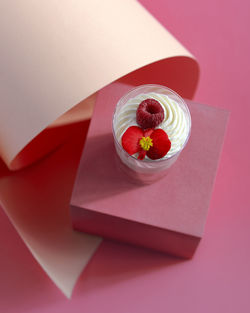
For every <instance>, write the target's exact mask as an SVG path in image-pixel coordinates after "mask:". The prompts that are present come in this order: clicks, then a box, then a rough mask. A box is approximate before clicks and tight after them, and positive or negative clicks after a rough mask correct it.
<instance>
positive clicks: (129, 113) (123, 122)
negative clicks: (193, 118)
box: [114, 92, 190, 160]
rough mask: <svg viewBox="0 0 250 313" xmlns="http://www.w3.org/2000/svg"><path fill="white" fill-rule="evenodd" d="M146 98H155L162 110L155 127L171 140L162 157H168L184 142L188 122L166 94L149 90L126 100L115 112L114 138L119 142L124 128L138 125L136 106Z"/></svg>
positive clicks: (178, 107) (186, 135) (177, 105)
mask: <svg viewBox="0 0 250 313" xmlns="http://www.w3.org/2000/svg"><path fill="white" fill-rule="evenodd" d="M148 98H153V99H155V100H157V101H158V102H159V103H160V104H161V106H162V108H163V110H164V120H163V121H162V123H161V124H160V125H159V126H158V127H157V128H161V129H163V130H164V131H165V132H166V133H167V134H168V137H169V139H170V141H171V149H170V150H169V152H168V153H167V154H166V156H165V157H164V158H163V159H166V158H170V157H171V156H172V155H174V154H175V153H177V152H178V151H180V150H181V149H182V147H183V145H184V144H185V142H186V139H187V137H188V134H189V129H190V123H189V120H188V119H187V117H186V115H185V112H184V111H183V109H182V108H181V107H180V105H179V104H177V103H176V102H175V101H174V100H173V99H171V98H170V97H168V96H167V95H164V94H159V93H155V92H150V93H144V94H139V95H138V96H136V97H134V98H131V99H130V100H128V102H127V103H126V104H125V105H124V106H123V107H122V108H121V109H120V111H119V112H117V116H116V119H115V121H114V131H115V135H116V138H117V140H118V141H119V143H120V144H121V138H122V135H123V134H124V132H125V131H126V129H127V128H128V127H130V126H133V125H136V126H138V124H137V122H136V111H137V108H138V106H139V104H140V103H141V102H142V101H143V100H146V99H148ZM145 160H146V159H145Z"/></svg>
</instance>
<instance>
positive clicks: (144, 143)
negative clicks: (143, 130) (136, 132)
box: [139, 137, 153, 151]
mask: <svg viewBox="0 0 250 313" xmlns="http://www.w3.org/2000/svg"><path fill="white" fill-rule="evenodd" d="M139 143H140V146H141V147H142V149H143V150H146V151H148V150H149V149H150V147H153V141H152V139H151V138H150V137H142V139H141V140H140V142H139Z"/></svg>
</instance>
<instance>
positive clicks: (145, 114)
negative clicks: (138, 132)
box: [136, 99, 164, 129]
mask: <svg viewBox="0 0 250 313" xmlns="http://www.w3.org/2000/svg"><path fill="white" fill-rule="evenodd" d="M163 120H164V110H163V108H162V106H161V105H160V103H159V102H158V101H156V100H155V99H146V100H144V101H142V102H141V103H140V104H139V107H138V109H137V111H136V122H137V124H138V125H139V126H141V127H142V128H143V129H146V128H155V127H156V126H158V125H159V124H160V123H161V122H162V121H163Z"/></svg>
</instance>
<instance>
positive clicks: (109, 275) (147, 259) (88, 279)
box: [74, 240, 189, 296]
mask: <svg viewBox="0 0 250 313" xmlns="http://www.w3.org/2000/svg"><path fill="white" fill-rule="evenodd" d="M184 262H189V261H187V260H184V259H179V258H175V257H172V256H169V255H166V254H163V253H160V252H155V251H151V250H147V249H144V248H140V247H134V246H130V245H126V244H120V243H115V242H112V241H108V240H105V241H103V243H102V244H101V246H100V247H99V249H98V251H97V252H96V255H95V257H94V258H93V259H92V260H91V261H90V262H89V264H88V266H87V267H86V269H85V271H84V272H83V273H82V275H81V277H80V279H79V281H78V284H77V286H76V288H75V291H74V295H75V296H80V295H82V294H85V293H86V292H94V291H95V290H96V289H99V288H100V289H102V288H106V287H109V286H113V285H115V284H120V283H122V282H123V281H126V280H128V281H129V280H133V279H136V278H137V277H139V276H143V275H150V273H153V272H157V271H160V270H162V269H164V270H167V269H168V267H172V266H177V265H178V264H181V263H184Z"/></svg>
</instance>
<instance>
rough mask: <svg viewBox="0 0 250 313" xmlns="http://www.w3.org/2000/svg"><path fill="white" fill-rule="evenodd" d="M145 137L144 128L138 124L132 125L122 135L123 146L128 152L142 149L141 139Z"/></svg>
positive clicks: (131, 153) (132, 152)
mask: <svg viewBox="0 0 250 313" xmlns="http://www.w3.org/2000/svg"><path fill="white" fill-rule="evenodd" d="M142 137H143V130H142V129H141V128H140V127H138V126H130V127H129V128H128V129H127V130H126V131H125V133H124V134H123V136H122V146H123V149H124V150H125V151H127V152H128V154H130V155H133V154H135V153H137V152H139V151H140V145H139V141H140V139H141V138H142Z"/></svg>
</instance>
